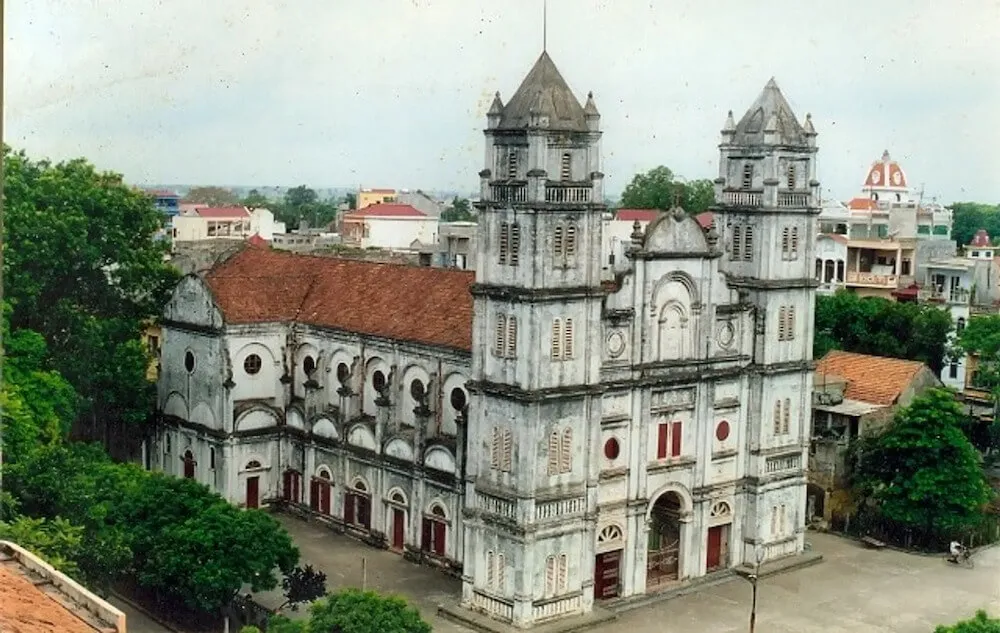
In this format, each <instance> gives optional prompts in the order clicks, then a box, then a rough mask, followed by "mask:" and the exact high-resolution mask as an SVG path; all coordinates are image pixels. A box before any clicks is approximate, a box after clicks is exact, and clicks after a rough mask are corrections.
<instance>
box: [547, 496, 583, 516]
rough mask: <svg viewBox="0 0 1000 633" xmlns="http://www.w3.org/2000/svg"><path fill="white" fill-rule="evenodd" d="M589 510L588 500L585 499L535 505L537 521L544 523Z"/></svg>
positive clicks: (562, 500)
mask: <svg viewBox="0 0 1000 633" xmlns="http://www.w3.org/2000/svg"><path fill="white" fill-rule="evenodd" d="M586 509H587V500H586V499H585V498H584V497H580V498H578V499H561V500H559V501H546V502H542V503H536V504H535V520H536V521H543V520H545V519H551V518H553V517H562V516H566V515H568V514H582V513H583V511H584V510H586Z"/></svg>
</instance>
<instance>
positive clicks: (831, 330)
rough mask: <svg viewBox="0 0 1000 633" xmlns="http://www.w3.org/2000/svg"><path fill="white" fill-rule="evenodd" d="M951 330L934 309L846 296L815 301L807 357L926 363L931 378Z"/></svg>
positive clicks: (940, 365)
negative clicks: (836, 352)
mask: <svg viewBox="0 0 1000 633" xmlns="http://www.w3.org/2000/svg"><path fill="white" fill-rule="evenodd" d="M952 328H953V325H952V321H951V316H950V315H949V314H948V312H947V311H945V310H943V309H941V308H939V307H937V306H935V305H925V304H916V303H902V302H896V301H889V300H887V299H881V298H878V297H859V296H858V295H856V294H853V293H849V292H844V291H841V292H838V293H836V294H834V295H832V296H831V295H819V296H817V297H816V314H815V338H814V340H813V357H814V358H822V357H823V356H824V355H825V354H826V353H827V352H828V351H830V350H832V349H840V350H844V351H847V352H856V353H859V354H872V355H875V356H890V357H892V358H904V359H908V360H916V361H920V362H922V363H927V366H928V367H930V368H931V370H933V371H934V373H935V374H938V373H940V372H941V369H942V368H943V367H944V364H945V362H946V360H947V358H948V357H949V353H950V350H949V346H948V340H949V334H950V333H951V331H952Z"/></svg>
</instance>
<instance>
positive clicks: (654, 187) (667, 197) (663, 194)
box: [621, 165, 715, 213]
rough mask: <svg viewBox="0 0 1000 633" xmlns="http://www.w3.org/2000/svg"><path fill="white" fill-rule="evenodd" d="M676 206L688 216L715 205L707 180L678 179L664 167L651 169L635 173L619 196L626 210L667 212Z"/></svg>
mask: <svg viewBox="0 0 1000 633" xmlns="http://www.w3.org/2000/svg"><path fill="white" fill-rule="evenodd" d="M678 202H679V203H680V205H681V207H683V208H684V210H685V211H687V212H688V213H701V212H702V211H707V210H708V208H709V207H711V206H712V205H713V204H714V203H715V187H714V185H713V184H712V181H711V180H692V181H687V182H684V181H681V180H678V179H677V177H676V176H675V175H674V172H672V171H671V170H670V169H669V168H668V167H664V166H663V165H661V166H659V167H654V168H653V169H650V170H649V171H648V172H646V173H642V174H636V175H635V177H633V178H632V182H630V183H629V184H628V186H626V187H625V191H624V192H623V193H622V199H621V206H622V207H623V208H626V209H671V208H673V207H674V205H675V204H677V203H678Z"/></svg>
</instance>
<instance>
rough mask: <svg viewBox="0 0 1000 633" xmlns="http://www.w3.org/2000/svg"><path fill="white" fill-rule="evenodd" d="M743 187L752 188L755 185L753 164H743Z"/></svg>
mask: <svg viewBox="0 0 1000 633" xmlns="http://www.w3.org/2000/svg"><path fill="white" fill-rule="evenodd" d="M742 184H743V188H744V189H750V188H751V187H753V165H751V164H750V163H747V164H745V165H743V183H742Z"/></svg>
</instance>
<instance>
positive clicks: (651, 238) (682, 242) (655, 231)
mask: <svg viewBox="0 0 1000 633" xmlns="http://www.w3.org/2000/svg"><path fill="white" fill-rule="evenodd" d="M643 250H644V251H645V252H646V253H647V254H649V255H654V256H655V255H668V256H672V257H684V256H688V255H691V256H701V257H704V256H707V255H711V254H712V249H711V248H710V245H709V243H708V240H707V239H706V237H705V231H704V229H702V228H701V225H699V224H698V221H697V220H695V219H694V218H693V217H691V216H690V215H688V214H687V213H685V212H684V210H683V209H680V208H675V209H673V210H672V211H670V212H669V213H661V214H660V215H659V216H658V217H657V218H656V219H655V220H653V221H652V222H650V223H649V226H648V227H647V228H646V238H645V240H644V241H643Z"/></svg>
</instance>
